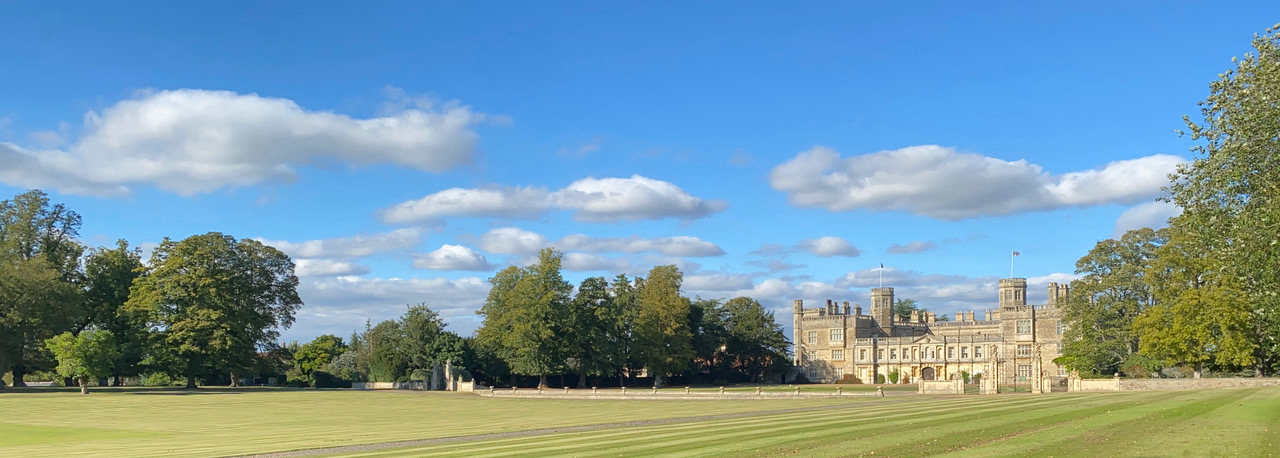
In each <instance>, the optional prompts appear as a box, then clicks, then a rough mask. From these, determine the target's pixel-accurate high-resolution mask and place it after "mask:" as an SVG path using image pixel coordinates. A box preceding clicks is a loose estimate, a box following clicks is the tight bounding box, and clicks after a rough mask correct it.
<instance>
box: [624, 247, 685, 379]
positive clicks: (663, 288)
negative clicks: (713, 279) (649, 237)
mask: <svg viewBox="0 0 1280 458" xmlns="http://www.w3.org/2000/svg"><path fill="white" fill-rule="evenodd" d="M683 282H684V274H682V273H680V269H678V268H676V266H657V267H654V268H653V269H651V270H650V271H649V276H648V277H647V278H646V279H645V280H644V282H643V284H642V285H641V286H640V288H639V294H638V297H639V305H640V309H639V313H638V314H637V315H636V325H635V347H634V351H635V354H636V357H637V358H636V359H637V360H639V361H640V362H641V363H643V364H644V367H645V368H646V369H648V370H649V372H650V373H651V374H652V375H653V386H655V387H659V386H662V379H663V377H665V376H666V375H668V374H672V373H676V372H680V371H682V370H684V369H685V368H686V367H689V364H690V363H691V362H692V360H693V356H694V352H693V346H692V339H693V333H692V331H690V329H689V308H690V307H691V306H692V304H691V302H690V301H689V298H687V297H684V296H681V295H680V286H681V284H682V283H683Z"/></svg>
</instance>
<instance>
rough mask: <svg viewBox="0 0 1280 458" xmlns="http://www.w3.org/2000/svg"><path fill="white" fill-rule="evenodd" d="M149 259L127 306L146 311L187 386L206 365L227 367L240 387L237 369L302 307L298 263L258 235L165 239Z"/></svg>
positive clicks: (196, 236)
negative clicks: (148, 266)
mask: <svg viewBox="0 0 1280 458" xmlns="http://www.w3.org/2000/svg"><path fill="white" fill-rule="evenodd" d="M150 264H151V269H152V270H151V272H150V274H149V275H147V276H144V277H142V278H140V279H139V280H138V281H137V282H136V283H135V285H134V288H133V291H132V294H131V295H130V298H129V302H128V304H127V305H126V308H127V309H129V310H133V311H138V312H140V313H145V314H146V317H147V322H148V324H149V325H150V327H151V328H152V329H153V331H154V332H156V333H158V335H159V341H160V342H161V344H162V345H163V347H164V348H166V349H167V350H168V351H170V352H172V356H173V357H174V358H173V359H174V360H175V361H176V362H177V363H178V365H179V367H176V368H174V369H175V370H176V371H178V372H180V373H182V374H183V375H184V376H185V377H186V379H187V387H188V388H195V386H196V377H197V375H198V372H199V371H200V370H201V369H202V368H206V367H211V368H215V369H219V370H225V371H227V373H228V374H229V375H230V378H231V384H232V386H235V385H237V384H238V383H237V378H236V373H237V372H238V371H241V370H243V369H244V368H246V367H249V366H250V364H251V363H252V361H253V358H254V357H255V355H256V354H257V351H258V348H259V347H261V346H263V345H266V344H267V343H269V342H273V341H275V340H276V339H277V338H278V337H279V330H280V329H281V328H288V327H289V326H290V325H292V324H293V320H294V313H296V312H297V310H298V308H299V307H301V306H302V300H301V299H299V297H298V293H297V286H298V277H297V276H295V275H294V273H293V270H294V264H293V261H291V260H290V259H289V257H288V256H286V255H285V254H284V253H281V252H280V251H279V250H276V249H275V248H272V247H269V246H266V245H263V244H262V243H260V242H258V241H255V240H249V239H243V240H236V239H235V238H234V237H231V236H228V235H224V234H220V233H216V232H210V233H208V234H203V235H195V236H191V237H188V238H186V239H184V240H182V241H180V242H174V241H172V240H170V239H167V238H166V239H165V240H164V241H163V242H162V243H161V244H160V246H159V247H157V248H156V249H155V251H154V252H153V253H152V256H151V263H150Z"/></svg>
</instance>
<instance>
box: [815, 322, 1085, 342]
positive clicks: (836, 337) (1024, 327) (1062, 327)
mask: <svg viewBox="0 0 1280 458" xmlns="http://www.w3.org/2000/svg"><path fill="white" fill-rule="evenodd" d="M1066 330H1067V326H1066V323H1064V322H1062V321H1058V335H1062V333H1064V332H1066ZM1014 331H1015V332H1016V333H1018V334H1031V320H1018V321H1017V323H1016V324H1015V330H1014ZM805 338H806V339H805V340H807V341H808V342H809V343H810V344H816V343H818V331H809V332H808V334H806V335H805ZM827 340H828V341H829V342H842V341H844V329H831V330H830V335H828V337H827Z"/></svg>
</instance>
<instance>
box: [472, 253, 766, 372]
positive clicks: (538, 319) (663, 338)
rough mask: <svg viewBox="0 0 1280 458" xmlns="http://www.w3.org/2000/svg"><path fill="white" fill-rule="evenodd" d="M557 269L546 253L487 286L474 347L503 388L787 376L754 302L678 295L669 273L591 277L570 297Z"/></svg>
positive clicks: (677, 281) (553, 256) (677, 278)
mask: <svg viewBox="0 0 1280 458" xmlns="http://www.w3.org/2000/svg"><path fill="white" fill-rule="evenodd" d="M560 266H561V253H560V252H558V251H556V250H554V249H551V248H546V249H543V250H542V251H541V253H539V255H538V261H537V262H536V263H534V264H532V265H530V266H528V267H517V266H510V267H507V268H506V269H503V270H502V271H500V272H498V273H497V274H496V275H494V277H493V278H491V279H490V283H491V284H492V289H490V292H489V297H488V299H487V300H486V301H485V304H484V306H483V307H481V308H480V310H479V311H478V312H477V313H479V314H480V315H482V316H483V317H484V323H483V324H482V325H481V327H480V329H479V330H477V331H476V337H475V339H474V341H473V345H474V347H475V348H476V351H477V352H478V353H481V354H487V355H491V358H490V359H491V360H495V362H499V363H500V364H499V365H496V366H493V367H488V368H483V369H481V370H482V371H484V373H487V374H490V375H491V376H492V375H499V374H502V373H506V374H508V375H510V376H512V377H513V378H512V382H511V383H515V380H514V376H529V377H537V378H538V386H546V385H547V376H549V375H565V374H572V375H576V376H577V379H578V380H577V386H578V387H586V384H587V378H588V377H597V378H598V379H604V378H607V377H617V378H618V382H617V384H618V385H625V384H626V383H627V379H628V378H629V377H634V376H636V375H637V374H639V373H640V372H641V371H644V373H646V374H647V375H648V377H651V378H652V379H653V386H661V385H662V384H663V380H664V378H666V377H669V376H681V377H684V378H685V381H686V382H692V381H695V380H699V381H703V382H705V383H713V382H717V381H719V382H724V381H762V380H765V379H767V378H770V377H777V376H780V375H782V374H783V373H785V372H786V370H787V369H788V368H790V358H789V356H788V355H789V351H788V350H789V345H790V342H789V341H788V340H787V339H786V337H785V336H784V335H783V332H782V326H781V325H779V324H778V323H777V322H776V321H775V319H774V316H773V314H772V313H770V312H767V311H766V310H765V308H764V307H763V306H762V305H761V304H760V303H759V302H758V301H756V300H754V299H751V298H749V297H736V298H733V299H729V300H727V301H721V300H718V299H702V298H695V299H690V298H688V297H685V296H683V295H682V293H681V286H682V284H683V281H684V276H683V273H681V272H680V270H679V269H678V268H676V266H673V265H667V266H656V267H654V268H652V269H651V270H650V271H649V274H648V276H647V277H637V278H634V279H632V278H628V277H627V276H626V275H618V276H617V277H615V278H614V279H613V281H612V282H610V281H609V280H608V279H606V278H604V277H590V278H587V279H585V280H583V281H582V283H581V284H580V285H579V286H578V287H577V288H576V292H575V288H574V287H573V285H571V284H570V283H569V282H567V281H565V280H564V279H563V278H562V277H561V275H560ZM495 381H496V380H495ZM600 383H601V384H603V383H604V382H600Z"/></svg>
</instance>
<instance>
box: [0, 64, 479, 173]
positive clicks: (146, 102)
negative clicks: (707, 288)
mask: <svg viewBox="0 0 1280 458" xmlns="http://www.w3.org/2000/svg"><path fill="white" fill-rule="evenodd" d="M484 119H485V115H484V114H482V113H477V112H475V111H473V110H471V108H469V107H466V106H461V105H457V104H445V105H443V106H440V107H432V106H423V105H421V104H417V105H415V107H414V108H408V107H405V108H403V109H400V110H398V111H395V112H394V113H390V114H388V115H386V116H381V117H374V118H366V119H358V118H352V117H350V116H347V115H343V114H338V113H333V112H327V111H314V110H307V109H304V108H302V107H301V106H299V105H298V104H297V103H295V102H294V101H292V100H289V99H284V98H275V97H264V96H260V95H258V94H240V93H236V92H230V91H212V90H200V89H178V90H164V91H155V90H151V91H142V92H139V93H137V94H136V95H135V96H134V97H133V98H130V99H126V100H122V101H120V102H117V103H116V104H114V105H111V106H109V107H107V108H106V109H104V110H102V112H101V113H98V112H92V111H91V112H89V113H88V114H86V115H85V124H84V128H83V131H84V134H83V135H82V136H81V137H80V138H79V139H78V140H76V141H75V142H74V143H72V144H71V145H70V146H69V147H67V149H65V150H60V149H38V150H28V149H24V148H22V147H19V146H17V145H15V144H11V143H5V144H0V181H3V182H4V183H7V184H10V185H14V186H22V187H44V188H53V189H57V190H59V191H62V192H69V193H80V194H93V195H111V194H126V193H128V192H130V190H131V188H130V186H133V185H136V184H149V185H153V186H155V187H157V188H160V189H164V190H167V191H172V192H175V193H178V194H181V195H193V194H199V193H207V192H211V191H214V190H217V189H220V188H223V187H228V186H230V187H236V186H249V185H255V184H259V183H279V182H288V181H291V180H293V179H294V178H295V176H296V174H297V172H296V170H295V169H296V168H297V167H299V166H305V165H309V164H313V163H315V162H317V161H322V160H329V161H337V162H340V163H346V164H352V165H365V164H380V163H389V164H396V165H402V166H406V167H412V168H415V169H420V170H426V171H432V172H440V171H444V170H449V169H451V168H454V167H457V166H460V165H464V164H468V163H470V162H471V161H472V158H473V156H474V155H475V144H476V139H477V135H476V133H475V132H474V130H473V127H474V126H475V125H476V124H478V123H481V122H483V121H484Z"/></svg>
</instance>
